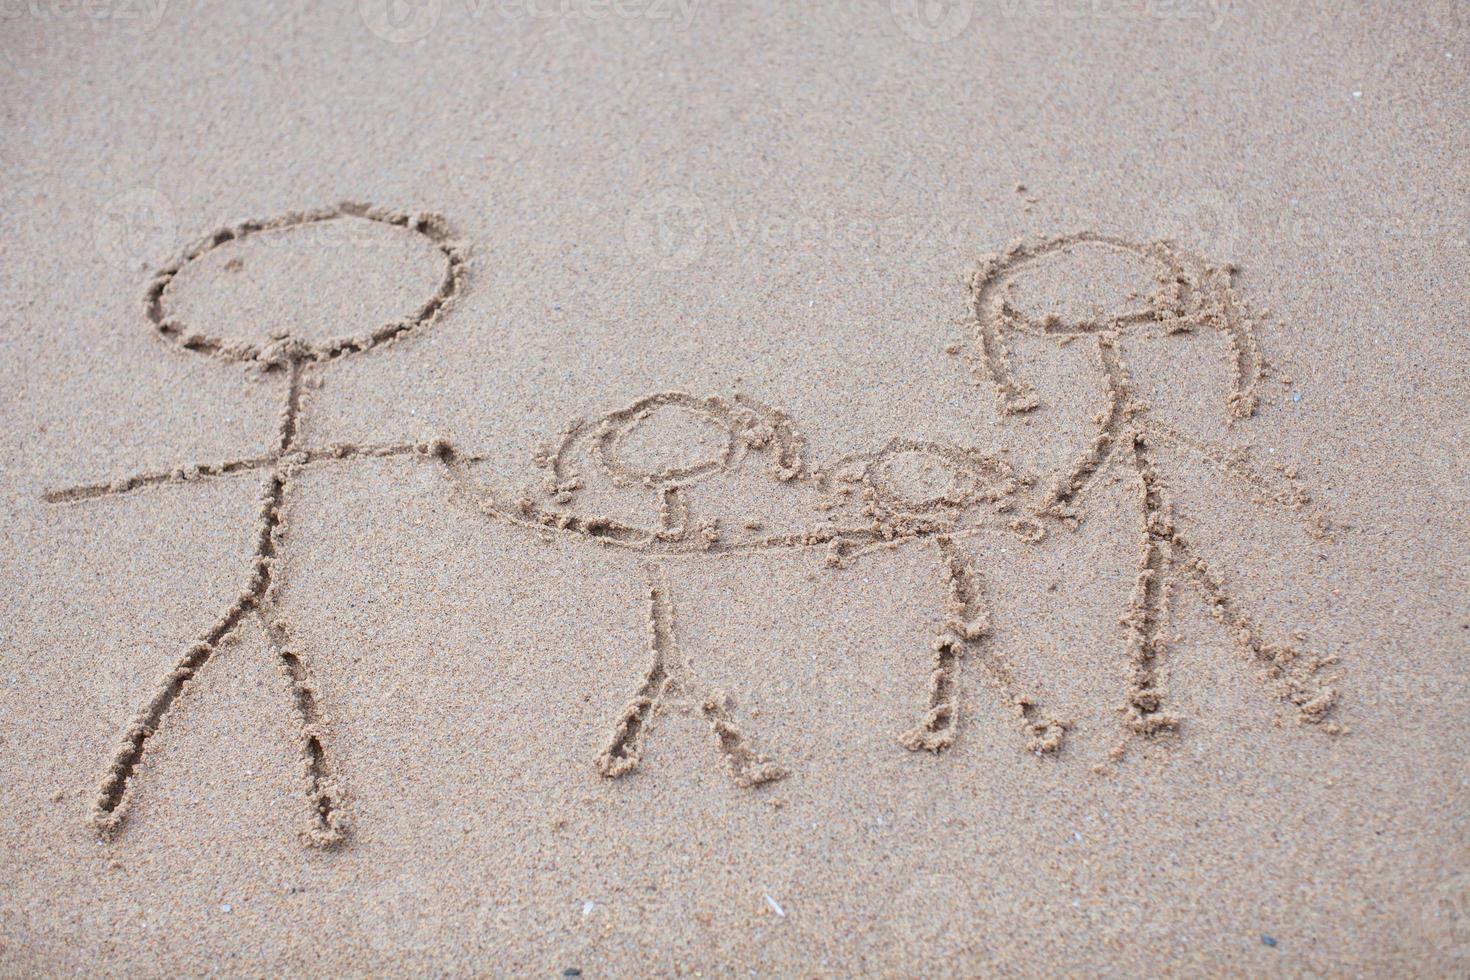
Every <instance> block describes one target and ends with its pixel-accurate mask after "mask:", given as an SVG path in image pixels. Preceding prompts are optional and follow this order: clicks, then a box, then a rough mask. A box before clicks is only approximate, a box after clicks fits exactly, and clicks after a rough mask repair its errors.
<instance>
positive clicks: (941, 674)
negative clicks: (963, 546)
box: [899, 535, 1067, 753]
mask: <svg viewBox="0 0 1470 980" xmlns="http://www.w3.org/2000/svg"><path fill="white" fill-rule="evenodd" d="M934 545H935V548H936V550H937V551H938V553H939V567H940V571H941V575H942V576H943V578H944V582H945V585H946V587H947V588H948V591H949V607H948V610H947V613H946V616H945V619H944V625H943V626H942V627H941V628H940V631H939V635H938V636H936V637H935V638H934V642H933V644H932V649H933V651H934V669H933V671H932V672H931V673H930V675H929V700H928V711H927V712H926V713H925V715H924V720H923V721H921V722H920V723H919V724H918V725H917V726H916V727H914V728H911V729H909V730H908V731H907V732H904V734H903V736H902V737H901V738H900V739H899V744H901V745H902V746H903V747H904V748H906V749H908V750H909V751H911V752H918V751H920V750H926V751H929V752H942V751H944V750H945V749H947V748H949V747H950V746H951V745H953V744H954V738H955V733H956V731H957V730H958V728H959V721H960V705H959V701H960V689H959V671H960V662H961V660H962V658H963V657H964V656H965V654H967V653H970V652H974V653H975V654H976V655H977V656H978V658H979V659H980V661H981V663H982V664H983V665H984V667H985V672H986V674H987V676H988V677H989V679H990V681H991V683H992V684H994V685H995V686H996V687H998V688H999V689H1000V693H1001V698H1002V700H1003V701H1004V702H1005V703H1006V705H1008V706H1010V707H1012V708H1014V709H1015V711H1016V714H1017V717H1018V718H1019V719H1020V722H1021V731H1022V734H1023V735H1024V736H1025V737H1026V746H1027V748H1028V749H1030V750H1031V751H1033V752H1037V753H1050V752H1055V751H1057V750H1058V749H1059V748H1061V746H1062V739H1063V737H1064V736H1065V734H1066V729H1067V726H1066V723H1065V722H1062V721H1059V720H1057V719H1055V718H1049V719H1045V720H1043V719H1041V718H1039V717H1038V712H1037V705H1036V702H1035V701H1034V700H1033V699H1032V698H1030V697H1029V696H1026V695H1023V694H1018V693H1017V692H1016V685H1015V681H1014V680H1013V678H1012V677H1011V671H1010V668H1009V667H1008V666H1007V665H1006V664H1005V663H1004V662H1002V661H1001V660H1000V658H999V657H998V656H996V654H995V651H994V650H993V649H990V648H989V646H988V645H987V644H985V643H984V641H985V639H986V637H987V636H988V635H989V633H990V612H989V610H988V609H987V608H986V605H985V595H984V583H983V582H982V581H981V578H980V575H979V573H978V572H976V571H975V569H974V567H973V566H972V565H971V564H970V562H969V561H968V560H967V559H966V558H965V556H964V555H963V554H961V553H960V551H959V550H958V549H957V548H956V547H955V543H954V541H953V539H951V538H950V537H948V536H947V535H939V536H937V537H935V538H934Z"/></svg>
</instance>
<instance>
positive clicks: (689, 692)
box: [541, 392, 800, 787]
mask: <svg viewBox="0 0 1470 980" xmlns="http://www.w3.org/2000/svg"><path fill="white" fill-rule="evenodd" d="M643 436H647V437H648V438H649V439H650V444H649V445H647V446H645V447H643V448H644V449H646V450H648V451H649V452H650V453H651V458H650V459H646V460H639V459H636V458H633V457H634V455H635V454H634V453H631V452H629V446H628V443H629V442H630V441H633V440H636V439H639V438H640V437H643ZM752 451H769V452H770V453H772V455H773V462H772V469H773V472H774V474H775V476H776V477H777V479H778V480H790V479H793V478H794V477H795V476H796V475H797V474H798V472H799V471H800V445H799V442H798V441H797V440H796V438H795V434H794V432H793V431H792V430H791V427H790V424H789V422H787V421H786V419H785V417H784V416H783V415H781V414H780V413H778V412H774V411H773V410H770V409H768V408H766V407H765V406H760V405H757V404H756V403H754V402H750V401H749V400H739V401H737V403H736V404H733V405H732V404H731V403H729V402H727V401H725V400H724V399H720V398H697V397H695V396H693V395H687V394H684V393H682V392H663V393H660V394H656V395H649V396H646V397H644V398H640V399H638V400H637V401H635V402H633V404H631V405H629V406H628V407H626V408H623V409H620V410H618V411H615V412H609V413H608V414H607V415H605V416H603V417H602V418H601V419H600V420H599V421H598V422H597V423H596V424H595V425H592V426H587V425H584V424H582V423H581V422H573V423H572V424H571V425H570V426H568V427H567V428H566V429H565V430H564V432H563V437H562V440H561V444H560V445H559V446H558V447H557V448H556V450H555V451H554V452H549V453H545V454H543V455H542V458H541V462H542V464H543V465H544V466H545V467H546V468H547V469H548V470H549V471H550V474H549V478H548V481H547V483H548V486H547V489H548V491H549V494H550V496H551V499H552V501H553V502H554V503H557V504H567V503H569V502H571V500H572V499H573V497H574V496H575V495H576V494H577V493H578V491H580V490H581V489H583V481H584V478H585V476H584V469H583V465H584V464H590V465H591V466H593V467H595V468H596V469H597V470H599V471H600V474H601V475H602V476H605V477H607V478H609V479H610V480H611V482H612V484H613V485H615V486H618V487H623V488H637V489H643V490H646V491H648V492H650V493H651V494H652V496H653V497H654V501H653V504H654V508H655V510H656V512H657V515H658V516H657V522H656V527H653V528H651V529H646V530H642V531H636V532H635V531H634V530H633V529H632V528H627V527H625V526H622V525H614V524H613V523H612V522H609V521H607V520H597V519H592V520H588V519H586V518H585V517H584V518H582V520H583V521H584V523H583V525H582V526H583V527H586V528H588V529H589V530H593V529H595V530H596V531H600V532H601V533H603V534H607V533H612V529H613V528H614V527H615V526H616V527H622V528H623V532H622V534H621V535H620V537H621V538H622V540H623V541H624V542H635V541H636V542H637V543H638V544H637V546H638V547H639V550H642V551H644V552H645V553H647V554H650V555H653V556H657V555H659V554H661V553H663V554H678V553H681V552H683V553H690V552H693V553H700V552H712V551H715V550H716V549H718V548H719V546H720V545H721V544H722V537H723V536H722V532H721V529H720V527H719V525H718V523H717V522H714V521H710V520H705V521H702V522H699V523H698V524H696V523H695V518H694V517H693V516H692V515H691V508H690V502H689V489H690V487H692V486H694V485H695V484H697V483H699V482H701V481H703V480H706V479H709V478H710V477H713V476H715V475H716V474H720V473H728V472H731V471H733V470H735V469H737V468H738V467H739V466H740V465H741V463H742V462H743V461H744V459H745V458H746V456H747V454H748V453H750V452H752ZM568 519H569V520H570V515H568ZM593 537H594V540H595V539H596V533H595V532H594V534H593ZM646 575H647V583H648V585H647V588H648V592H647V595H648V605H649V611H648V629H649V654H650V658H651V662H650V664H649V668H648V674H647V675H646V676H645V677H644V680H643V683H642V685H640V687H639V689H638V692H637V694H635V695H634V697H633V699H632V700H631V701H629V702H628V704H627V705H626V706H625V707H624V709H623V711H622V713H621V714H620V715H619V717H618V720H617V721H616V723H615V724H614V726H613V732H612V735H611V736H610V737H609V738H608V741H607V743H606V745H605V746H604V747H603V750H602V752H601V753H600V754H599V755H598V757H597V768H598V771H600V772H601V773H602V774H603V775H604V776H609V777H617V776H621V775H624V774H625V773H628V772H631V771H633V770H634V769H636V768H637V766H638V764H639V762H640V761H641V760H642V758H643V752H644V741H645V737H646V734H647V732H648V728H649V724H650V722H651V720H652V718H653V716H654V715H655V714H656V713H657V712H658V711H660V710H661V709H662V708H664V707H665V706H666V705H668V704H672V703H673V700H672V697H671V696H672V695H674V694H676V693H677V694H682V695H684V696H685V697H687V698H689V699H690V701H691V703H692V705H693V706H694V707H696V708H697V710H698V711H699V712H700V714H701V715H703V716H704V718H705V720H706V721H707V722H708V723H709V726H710V731H711V733H712V735H713V737H714V740H715V745H716V746H717V747H718V749H719V750H720V752H721V753H722V754H723V755H724V757H725V762H726V764H727V765H728V767H729V769H730V775H731V777H732V778H733V779H734V780H735V783H736V785H738V786H742V787H748V786H759V785H761V784H762V783H768V782H773V781H775V780H778V779H780V778H782V777H783V776H785V775H786V770H785V769H784V768H782V767H781V766H778V765H776V764H775V763H773V762H771V761H770V760H768V759H767V758H766V757H765V756H763V755H761V754H760V753H758V752H756V751H755V750H754V749H752V748H751V747H750V745H749V744H748V741H747V738H746V736H745V734H744V732H742V731H741V730H740V728H739V727H738V726H737V725H736V724H735V722H734V720H733V718H732V716H731V713H730V708H729V705H728V699H727V698H726V696H725V695H724V693H723V692H720V691H717V690H713V689H710V688H709V687H708V686H707V685H705V684H704V683H703V682H702V681H700V680H699V678H698V677H697V676H696V675H695V673H694V668H693V666H692V665H691V664H690V662H689V658H688V657H687V656H686V655H685V654H684V653H683V652H682V650H681V649H680V647H679V645H678V642H677V639H676V637H675V627H674V601H673V595H672V592H671V591H670V588H669V584H668V573H667V571H666V569H665V568H664V567H663V564H662V562H660V561H658V560H657V558H656V557H655V558H654V560H653V561H652V562H651V563H650V564H649V566H648V567H647V570H646Z"/></svg>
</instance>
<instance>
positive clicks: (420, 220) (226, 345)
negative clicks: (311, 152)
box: [46, 204, 465, 845]
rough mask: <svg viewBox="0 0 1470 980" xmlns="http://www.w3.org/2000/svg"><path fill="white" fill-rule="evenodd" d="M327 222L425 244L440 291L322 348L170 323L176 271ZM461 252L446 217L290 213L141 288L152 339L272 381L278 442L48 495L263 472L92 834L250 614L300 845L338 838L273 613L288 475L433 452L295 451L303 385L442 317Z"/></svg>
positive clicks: (106, 824) (98, 808) (122, 806)
mask: <svg viewBox="0 0 1470 980" xmlns="http://www.w3.org/2000/svg"><path fill="white" fill-rule="evenodd" d="M332 222H355V223H360V224H362V228H360V229H358V231H359V233H364V232H365V233H366V234H367V236H368V237H371V236H372V235H374V234H376V235H382V234H384V233H388V234H399V235H412V236H416V237H417V238H419V239H421V241H422V244H423V246H424V247H425V248H426V249H428V250H430V251H431V253H432V254H433V255H434V256H436V257H437V259H438V261H439V262H440V263H441V264H442V273H441V275H440V280H439V283H438V287H437V289H436V290H435V291H434V293H433V295H431V296H430V297H428V298H427V299H426V300H424V301H423V303H422V304H421V305H420V306H419V307H418V309H417V310H416V311H415V312H412V313H410V314H409V315H407V316H404V317H401V318H397V319H393V320H390V321H389V322H386V323H382V324H372V325H368V327H367V329H366V330H365V331H363V332H361V333H358V334H354V335H348V336H339V337H336V338H333V339H328V340H312V339H309V338H307V337H305V336H293V335H292V334H291V333H289V332H287V331H283V330H276V331H272V333H271V334H270V336H269V340H268V341H267V342H265V343H257V342H253V341H250V340H241V339H232V338H226V337H214V336H208V335H205V334H203V333H200V332H197V331H196V330H195V329H194V328H193V327H191V325H190V324H188V323H185V322H183V321H181V320H180V319H178V318H177V317H176V316H175V315H174V314H173V313H172V312H171V307H170V304H171V303H172V302H173V301H174V299H175V297H174V286H175V284H176V283H177V281H178V278H179V276H180V274H181V273H185V272H187V271H188V270H190V269H191V268H194V267H196V266H197V264H198V263H202V262H207V261H213V262H223V263H224V267H225V268H231V267H232V264H233V267H234V268H239V265H238V263H240V262H241V261H242V260H241V259H240V257H239V256H238V255H235V256H233V257H228V258H227V257H226V256H225V253H226V252H231V251H233V250H235V249H236V247H237V246H238V245H239V243H241V242H244V241H247V240H248V241H251V242H264V241H266V240H276V241H275V243H276V244H280V243H281V241H286V240H290V239H291V238H292V237H293V236H297V237H300V236H302V235H303V233H305V232H309V231H313V230H321V229H322V228H323V226H325V225H326V224H328V223H332ZM464 272H465V253H464V252H463V250H462V249H461V248H460V247H459V246H458V245H457V244H456V243H455V242H454V241H453V240H452V239H451V238H450V236H449V233H448V230H447V229H446V227H445V225H444V223H443V221H442V220H440V219H439V218H438V217H437V216H434V215H419V216H409V215H406V214H399V213H394V212H389V211H383V210H380V209H377V208H370V207H366V206H362V205H355V204H342V205H339V206H338V207H335V208H325V209H321V210H316V211H307V212H298V213H293V214H288V215H285V216H283V217H281V218H277V219H274V220H270V221H250V222H245V223H243V224H239V225H236V226H234V227H231V228H226V229H223V230H221V231H219V232H216V233H215V234H214V235H212V236H210V237H208V238H206V239H204V240H203V241H201V242H199V243H197V244H196V245H194V246H191V247H190V248H188V249H186V250H185V252H184V254H183V256H182V258H181V259H180V260H178V261H177V262H175V263H174V264H172V265H169V266H167V267H166V268H164V269H163V270H162V271H161V272H160V273H159V274H158V276H157V277H156V278H155V279H154V280H153V282H152V283H151V284H150V285H149V287H148V290H147V294H146V297H145V312H146V315H147V318H148V321H149V322H150V323H151V324H152V326H153V328H154V329H155V331H156V332H157V333H158V335H159V336H160V337H162V338H164V339H166V340H168V341H171V342H172V343H173V344H175V345H177V346H178V347H179V348H180V349H182V350H184V351H187V352H192V353H198V354H204V355H210V356H214V357H218V358H221V359H223V360H226V361H235V362H241V363H243V364H245V365H247V366H248V367H250V368H252V369H254V370H256V371H259V372H260V373H261V374H262V375H264V376H268V377H272V378H279V379H280V385H281V389H282V391H281V412H280V417H279V426H278V428H277V431H276V435H275V439H274V444H273V445H272V447H271V449H270V451H269V452H266V453H263V454H261V455H259V456H254V457H249V458H244V459H234V460H229V461H224V462H217V463H206V464H197V463H196V464H191V465H188V466H181V467H177V468H175V469H172V470H169V471H166V472H157V473H139V474H135V475H132V476H127V477H123V478H121V479H118V480H114V481H111V482H109V483H102V484H90V485H83V486H76V487H70V488H67V489H63V490H54V491H51V492H50V493H48V494H46V499H47V500H48V501H50V502H52V503H81V502H83V501H90V500H96V499H98V498H103V497H110V496H115V495H117V494H123V493H129V492H132V491H135V490H138V489H141V488H145V487H149V486H158V485H162V484H168V483H181V482H192V481H197V480H205V479H212V478H217V477H225V476H229V475H232V474H239V473H247V472H251V471H263V472H264V473H265V474H266V478H265V483H264V486H263V487H262V490H261V497H260V511H259V517H258V520H257V522H256V527H255V547H254V554H253V556H252V558H251V562H250V569H249V573H248V575H247V577H246V579H245V582H244V585H243V587H242V589H241V591H240V593H239V595H238V597H237V598H236V599H235V601H234V602H233V603H232V604H231V605H230V606H229V607H228V608H226V609H225V610H224V611H223V612H222V613H221V614H220V616H219V617H218V618H217V619H216V620H215V621H214V622H213V623H212V624H211V625H210V626H209V627H208V628H207V629H205V630H204V631H202V632H201V633H200V634H199V637H198V639H197V640H196V641H195V642H194V643H193V644H192V645H190V646H189V648H188V649H187V650H185V651H184V653H183V655H182V656H181V657H180V659H179V660H178V662H177V663H176V664H175V666H174V667H173V668H172V669H171V670H169V671H168V672H167V673H166V674H164V675H163V677H161V678H160V679H159V681H158V683H157V686H156V687H155V688H154V690H153V692H152V694H151V695H150V696H149V697H148V698H147V700H146V701H145V702H144V704H143V706H142V707H141V708H140V709H139V710H138V712H137V714H136V715H135V716H134V718H133V720H132V721H131V722H130V723H129V724H128V726H127V728H126V730H125V731H124V732H123V735H122V740H121V744H120V745H119V746H118V749H117V752H116V753H115V755H114V756H113V758H112V761H111V764H110V765H109V767H108V770H107V773H106V775H105V776H104V777H103V781H102V785H101V788H100V789H99V791H98V794H97V799H96V802H95V804H94V806H93V814H92V815H93V820H94V822H95V823H96V825H97V826H98V828H99V830H101V831H103V832H105V833H110V832H113V831H116V830H117V829H118V828H119V827H120V826H121V825H122V824H123V822H124V820H125V818H126V816H127V813H128V804H129V802H130V798H131V796H132V793H133V789H134V787H133V784H134V782H135V781H136V778H137V770H138V765H139V762H140V760H141V759H142V758H143V754H144V752H145V750H146V749H147V746H148V742H149V739H150V738H152V736H153V734H154V733H155V731H156V730H157V729H158V727H159V725H160V724H161V723H162V721H163V720H164V717H165V716H166V715H167V714H168V712H169V709H170V708H172V707H173V705H174V702H175V701H176V700H177V699H178V698H179V696H180V695H181V694H182V693H183V691H184V690H185V687H186V685H188V683H189V682H190V680H191V679H192V678H193V677H194V675H195V674H197V673H198V672H199V670H200V669H201V668H202V667H203V666H204V665H205V663H207V662H208V661H209V659H210V657H211V656H212V655H213V653H214V651H215V649H216V648H217V647H218V646H219V644H220V643H221V642H222V641H224V640H225V639H226V638H227V637H229V636H230V635H231V634H233V633H234V632H235V631H236V630H238V629H239V628H240V626H241V624H242V623H243V622H244V621H245V620H246V618H247V617H251V616H254V617H255V618H256V619H257V620H258V621H259V622H260V624H261V626H262V628H263V630H264V633H265V635H266V637H267V639H268V641H269V643H270V645H271V648H272V649H273V650H274V652H275V655H276V657H277V660H278V665H279V667H280V670H281V673H282V674H283V675H284V678H285V681H286V683H287V684H288V686H289V691H290V695H291V699H292V701H293V703H294V710H295V712H296V714H297V722H298V740H299V745H300V751H301V758H302V765H303V767H304V769H305V779H306V793H307V799H308V802H309V805H310V814H311V819H310V825H309V827H308V830H307V837H308V839H310V840H311V841H313V842H315V843H318V844H323V845H328V844H332V843H335V842H337V841H338V840H340V839H341V838H342V836H343V834H344V833H345V831H346V827H347V821H346V814H345V812H344V809H343V805H342V799H341V794H340V790H339V786H338V782H337V776H336V774H335V773H334V771H333V767H332V765H331V760H329V759H328V757H327V750H326V743H325V741H324V739H323V731H322V725H321V711H320V708H319V706H318V704H317V696H316V693H315V691H314V689H313V686H312V682H311V677H310V672H309V670H308V665H307V662H306V659H305V657H304V655H303V654H302V652H301V651H299V650H298V649H297V648H296V647H295V646H294V645H293V643H292V641H291V637H290V634H289V632H288V629H287V620H286V618H285V617H284V616H283V615H282V614H281V611H280V609H279V608H278V592H279V584H280V574H279V572H280V568H279V563H280V562H281V560H282V558H283V540H284V532H285V528H284V525H283V520H284V517H283V507H284V505H285V502H286V499H287V496H288V494H289V493H290V490H291V487H292V484H293V478H294V476H295V474H296V472H297V470H298V469H299V468H300V467H303V466H311V465H315V464H320V463H328V462H334V461H343V460H350V459H353V458H356V457H364V456H396V455H418V456H425V455H430V454H432V453H433V452H434V447H432V446H426V445H416V444H402V445H381V446H350V445H335V446H330V447H327V448H322V449H312V448H307V447H304V446H302V444H301V430H302V421H303V418H304V415H305V407H306V405H305V403H306V400H307V389H308V388H309V385H308V384H307V381H308V378H309V376H310V375H312V374H313V373H314V372H318V371H320V370H321V369H322V368H323V367H324V366H325V365H326V364H328V363H330V362H331V361H334V360H336V359H338V358H342V357H347V356H349V355H351V354H356V353H360V352H362V351H366V350H369V349H371V348H374V347H377V346H379V345H382V344H386V343H390V342H392V341H394V340H396V339H397V338H399V337H401V336H403V335H405V334H407V333H409V332H410V331H412V330H415V329H417V328H420V327H424V326H427V325H428V324H430V323H432V322H433V321H434V320H435V319H436V318H437V317H439V316H441V315H442V314H443V313H444V312H445V311H446V310H447V309H448V308H449V305H450V304H451V303H452V301H453V300H454V298H455V296H456V295H457V293H458V292H459V290H460V288H461V285H462V283H463V279H464Z"/></svg>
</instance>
